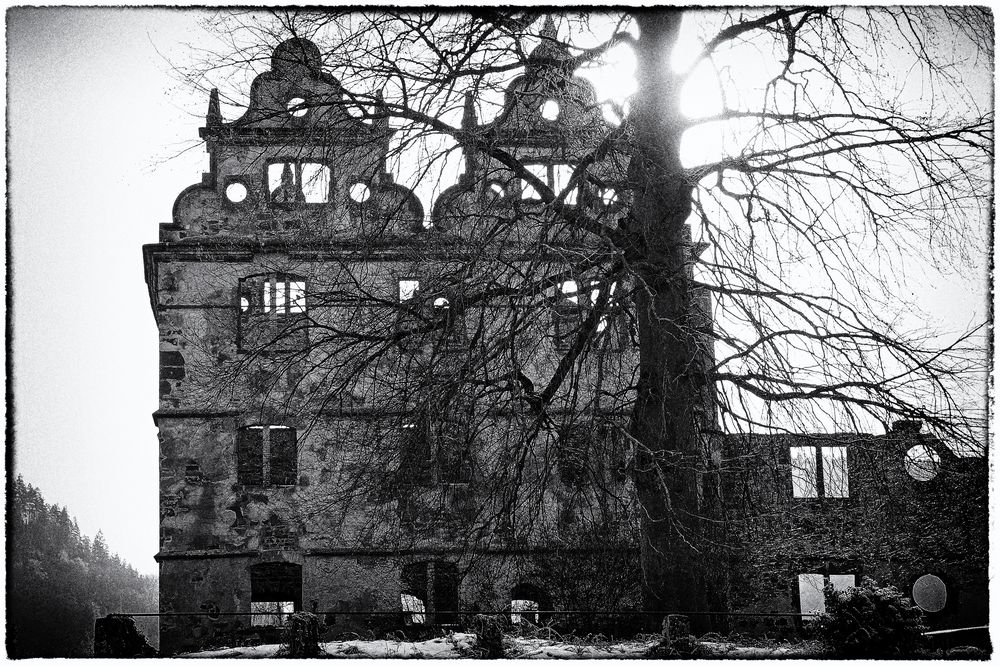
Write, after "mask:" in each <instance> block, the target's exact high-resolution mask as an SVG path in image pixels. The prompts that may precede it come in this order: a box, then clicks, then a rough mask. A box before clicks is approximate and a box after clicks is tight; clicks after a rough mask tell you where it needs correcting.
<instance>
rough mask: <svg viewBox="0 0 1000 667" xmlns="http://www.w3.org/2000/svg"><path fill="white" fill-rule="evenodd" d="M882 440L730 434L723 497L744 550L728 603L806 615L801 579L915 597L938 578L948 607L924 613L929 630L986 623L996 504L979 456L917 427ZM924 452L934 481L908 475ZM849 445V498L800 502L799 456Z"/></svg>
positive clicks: (740, 624) (769, 623)
mask: <svg viewBox="0 0 1000 667" xmlns="http://www.w3.org/2000/svg"><path fill="white" fill-rule="evenodd" d="M902 426H903V428H902V429H900V430H897V431H894V432H892V433H890V434H888V435H884V436H872V435H865V434H839V435H833V436H822V435H816V436H805V435H797V436H726V438H727V439H726V452H727V456H726V460H725V464H724V467H725V470H726V493H727V502H728V505H729V508H730V519H731V521H732V526H733V529H734V533H735V534H736V535H737V537H738V543H739V546H738V547H737V549H736V551H735V555H734V568H733V575H732V589H733V595H732V598H731V600H732V604H733V608H734V610H738V611H748V612H751V611H752V612H795V613H798V612H803V613H805V612H808V611H810V610H802V609H800V597H799V579H798V577H799V575H801V574H821V575H824V576H826V577H829V576H830V575H837V574H845V575H846V574H853V575H855V576H856V577H857V578H858V579H857V581H860V578H861V577H870V578H871V579H873V580H875V581H876V582H878V583H879V584H881V585H893V586H895V587H897V588H898V589H899V590H901V591H902V592H904V593H906V594H912V591H913V585H914V583H915V582H916V580H917V579H918V578H919V577H921V576H923V575H927V574H931V575H934V576H936V577H939V578H940V579H941V580H942V581H943V582H944V584H945V586H946V589H947V602H946V604H945V605H944V607H943V608H942V609H940V610H937V611H933V612H927V614H926V618H927V623H928V625H929V626H930V627H931V628H935V629H939V628H956V627H966V626H970V625H979V624H983V623H985V622H986V618H987V609H988V598H987V590H988V587H987V554H988V551H989V549H988V539H987V526H988V504H987V468H986V461H985V459H984V458H982V457H958V456H956V455H955V454H954V453H953V452H952V451H951V450H949V449H948V447H947V446H946V444H945V443H943V442H942V441H940V440H937V439H936V438H933V437H931V436H928V435H924V434H920V433H919V432H917V431H915V430H914V429H913V426H912V425H910V426H907V425H906V424H903V425H902ZM918 445H922V446H926V447H929V448H931V449H933V451H934V452H935V454H936V455H937V457H938V459H939V461H938V463H937V465H935V466H929V467H933V469H934V476H933V478H932V479H927V480H918V479H914V478H913V477H911V476H910V475H909V474H908V473H907V472H906V467H907V464H906V458H907V452H909V451H911V450H912V448H914V447H916V446H918ZM802 446H807V447H846V448H847V454H848V455H847V466H848V468H847V469H848V485H849V492H848V495H847V497H818V498H796V497H794V493H793V482H792V463H791V459H790V456H789V451H790V448H791V447H802ZM733 627H734V629H737V630H744V631H751V630H752V631H758V632H760V631H766V632H768V633H770V634H787V633H792V632H796V631H797V630H798V629H799V628H800V627H801V621H798V620H796V619H793V618H760V619H752V618H746V619H738V620H735V621H734V623H733Z"/></svg>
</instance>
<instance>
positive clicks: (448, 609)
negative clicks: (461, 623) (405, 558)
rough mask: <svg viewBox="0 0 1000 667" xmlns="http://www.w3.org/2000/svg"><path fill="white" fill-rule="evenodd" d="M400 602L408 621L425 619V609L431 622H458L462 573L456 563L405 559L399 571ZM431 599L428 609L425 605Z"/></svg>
mask: <svg viewBox="0 0 1000 667" xmlns="http://www.w3.org/2000/svg"><path fill="white" fill-rule="evenodd" d="M400 580H401V581H400V583H401V584H402V592H401V594H400V596H399V601H400V606H401V608H402V611H403V612H404V616H403V620H404V622H405V623H409V624H420V623H426V622H427V617H428V613H427V612H428V611H430V612H431V614H433V616H432V622H433V623H435V624H438V625H449V624H452V623H457V622H458V592H459V584H460V582H461V577H460V575H459V572H458V566H457V565H456V564H455V563H449V562H445V561H425V562H421V563H407V564H406V565H403V568H402V571H401V573H400ZM428 602H430V607H431V608H430V610H428V609H427V607H428V604H427V603H428Z"/></svg>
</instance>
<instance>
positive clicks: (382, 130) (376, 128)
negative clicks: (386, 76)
mask: <svg viewBox="0 0 1000 667" xmlns="http://www.w3.org/2000/svg"><path fill="white" fill-rule="evenodd" d="M374 97H375V116H374V117H373V118H372V132H374V133H375V135H376V137H377V141H378V150H379V164H380V165H381V166H380V170H381V174H382V176H383V178H388V176H389V138H390V137H391V136H392V131H391V130H390V129H389V107H387V106H386V104H385V96H384V95H383V94H382V89H381V88H379V89H378V90H376V91H375V95H374Z"/></svg>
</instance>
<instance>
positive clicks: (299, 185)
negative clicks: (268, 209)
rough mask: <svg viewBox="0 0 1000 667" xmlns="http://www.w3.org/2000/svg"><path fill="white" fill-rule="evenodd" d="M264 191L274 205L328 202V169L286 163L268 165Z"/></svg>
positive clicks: (308, 164)
mask: <svg viewBox="0 0 1000 667" xmlns="http://www.w3.org/2000/svg"><path fill="white" fill-rule="evenodd" d="M267 191H268V192H269V193H270V197H271V201H272V202H274V203H275V204H324V203H326V202H327V201H329V199H330V168H329V167H328V166H326V165H325V164H321V163H319V162H308V161H304V160H302V161H300V160H288V161H283V162H273V163H271V164H269V165H267Z"/></svg>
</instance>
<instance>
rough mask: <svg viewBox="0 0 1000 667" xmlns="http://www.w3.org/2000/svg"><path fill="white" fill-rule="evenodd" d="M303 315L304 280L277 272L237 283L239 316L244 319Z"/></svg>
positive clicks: (304, 306)
mask: <svg viewBox="0 0 1000 667" xmlns="http://www.w3.org/2000/svg"><path fill="white" fill-rule="evenodd" d="M306 312H307V306H306V280H305V278H302V277H300V276H295V275H292V274H287V273H278V274H272V275H268V276H251V277H249V278H244V279H243V280H241V281H240V313H241V314H242V315H244V316H250V315H254V314H263V315H272V316H275V317H288V316H295V315H304V314H305V313H306Z"/></svg>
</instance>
